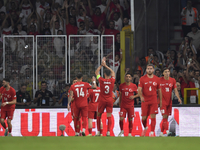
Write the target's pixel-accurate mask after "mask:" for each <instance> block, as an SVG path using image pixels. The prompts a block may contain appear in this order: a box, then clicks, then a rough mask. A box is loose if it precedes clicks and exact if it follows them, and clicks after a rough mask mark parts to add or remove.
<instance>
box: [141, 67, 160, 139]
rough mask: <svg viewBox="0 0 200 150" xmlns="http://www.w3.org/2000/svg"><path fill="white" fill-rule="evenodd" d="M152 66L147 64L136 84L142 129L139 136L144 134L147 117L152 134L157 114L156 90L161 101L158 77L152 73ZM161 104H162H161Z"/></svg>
mask: <svg viewBox="0 0 200 150" xmlns="http://www.w3.org/2000/svg"><path fill="white" fill-rule="evenodd" d="M153 72H154V66H153V65H152V64H148V65H147V68H146V73H147V74H146V75H144V76H142V77H141V78H140V81H139V85H138V94H139V96H140V99H141V103H142V104H141V115H142V124H143V126H144V130H143V132H142V135H141V136H145V134H146V131H147V117H148V116H149V115H150V117H151V132H150V136H154V130H155V125H156V114H158V103H157V91H158V95H159V98H160V103H162V92H161V88H160V84H159V81H160V78H158V77H157V76H155V75H153ZM161 105H162V104H161Z"/></svg>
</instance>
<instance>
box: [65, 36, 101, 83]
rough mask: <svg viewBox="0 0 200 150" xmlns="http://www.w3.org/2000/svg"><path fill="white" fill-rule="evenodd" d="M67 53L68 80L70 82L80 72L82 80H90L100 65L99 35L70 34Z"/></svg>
mask: <svg viewBox="0 0 200 150" xmlns="http://www.w3.org/2000/svg"><path fill="white" fill-rule="evenodd" d="M68 55H69V71H68V73H69V81H70V82H71V81H72V80H73V78H75V77H76V74H77V73H79V72H81V73H82V74H83V81H85V82H90V79H91V77H92V76H95V70H96V69H97V67H98V66H99V65H100V36H99V35H70V36H69V51H68Z"/></svg>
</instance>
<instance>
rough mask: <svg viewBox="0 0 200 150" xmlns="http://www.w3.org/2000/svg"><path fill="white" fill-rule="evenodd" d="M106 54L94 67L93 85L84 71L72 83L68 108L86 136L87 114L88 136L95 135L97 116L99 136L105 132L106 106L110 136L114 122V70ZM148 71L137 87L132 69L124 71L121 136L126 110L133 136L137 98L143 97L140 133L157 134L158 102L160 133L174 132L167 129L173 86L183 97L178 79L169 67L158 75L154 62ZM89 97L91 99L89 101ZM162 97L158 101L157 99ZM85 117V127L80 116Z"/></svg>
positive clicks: (76, 129) (161, 134) (78, 133)
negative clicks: (148, 125) (102, 69)
mask: <svg viewBox="0 0 200 150" xmlns="http://www.w3.org/2000/svg"><path fill="white" fill-rule="evenodd" d="M105 60H106V58H103V59H102V62H101V65H100V66H99V67H98V68H97V70H96V71H95V74H96V78H95V77H92V85H90V84H89V83H86V82H82V74H78V75H77V78H76V79H74V80H73V85H72V86H71V88H70V90H69V99H68V110H70V107H71V114H72V118H73V121H74V128H75V135H76V136H79V135H80V133H82V136H85V135H86V134H85V131H86V125H87V117H88V132H89V135H88V136H92V120H93V119H97V134H96V136H102V129H103V128H102V123H101V115H102V113H103V112H104V110H105V109H106V113H107V134H106V135H107V136H110V128H111V125H112V120H111V115H112V111H113V99H112V91H113V88H114V83H115V72H114V71H113V70H112V69H111V68H109V67H108V66H107V65H106V63H105ZM102 67H105V68H106V69H104V78H103V77H101V76H100V74H99V71H100V70H101V68H102ZM146 72H147V74H146V75H144V76H143V77H141V79H140V81H139V85H138V87H137V86H136V85H135V84H133V83H132V82H131V81H132V75H131V73H129V72H128V73H126V74H125V82H124V83H122V84H120V86H119V91H120V96H119V105H120V113H119V118H120V119H119V126H120V129H121V132H120V133H119V135H118V136H122V135H123V134H124V130H123V124H124V118H125V117H126V114H127V116H128V121H129V134H128V136H132V135H131V133H132V128H133V123H132V121H133V118H134V99H135V98H137V97H140V99H141V102H142V104H141V115H142V124H143V126H144V130H143V132H142V134H141V136H152V137H153V136H155V132H154V130H155V125H156V114H158V106H160V111H161V113H162V116H163V123H162V127H161V133H160V136H164V134H163V133H165V132H164V131H166V133H167V135H168V136H169V135H170V134H171V133H170V132H169V130H168V123H167V120H168V116H169V115H171V111H172V100H171V93H172V90H174V91H175V95H176V96H177V97H178V101H179V103H182V102H181V99H180V97H179V94H178V91H177V87H176V81H175V79H174V78H171V77H170V71H169V69H168V68H164V70H163V75H164V76H163V77H161V78H159V77H157V76H155V75H153V72H154V67H153V65H151V64H148V65H147V68H146ZM96 79H97V80H98V81H99V87H98V86H97V83H96ZM88 98H89V103H88ZM158 98H159V101H158ZM148 116H150V118H151V132H150V135H147V132H146V131H147V118H148ZM81 117H82V131H80V127H81V123H80V122H81V121H80V119H81Z"/></svg>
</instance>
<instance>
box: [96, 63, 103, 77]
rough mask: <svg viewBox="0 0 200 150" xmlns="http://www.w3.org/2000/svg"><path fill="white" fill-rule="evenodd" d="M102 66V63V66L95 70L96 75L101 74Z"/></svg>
mask: <svg viewBox="0 0 200 150" xmlns="http://www.w3.org/2000/svg"><path fill="white" fill-rule="evenodd" d="M101 67H102V65H100V66H99V67H98V68H97V70H96V71H95V75H96V76H98V75H100V74H99V71H100V70H101Z"/></svg>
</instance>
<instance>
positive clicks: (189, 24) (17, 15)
mask: <svg viewBox="0 0 200 150" xmlns="http://www.w3.org/2000/svg"><path fill="white" fill-rule="evenodd" d="M129 4H130V0H7V1H6V3H4V1H3V0H0V28H1V29H0V31H1V34H0V35H1V40H0V62H1V66H0V76H1V77H3V44H2V43H3V42H5V43H6V47H5V48H6V55H5V68H6V71H5V75H6V77H10V78H11V83H10V84H11V86H12V87H14V88H15V89H16V91H18V95H19V96H18V103H17V105H18V106H29V105H30V104H31V103H30V101H31V100H30V98H31V99H32V100H33V102H34V103H37V105H38V106H50V105H55V103H56V101H58V103H57V104H59V105H61V104H62V106H66V104H67V95H66V93H67V91H68V89H69V86H70V85H69V84H67V85H66V84H65V82H66V80H67V79H66V76H65V65H66V62H65V61H66V58H65V57H66V56H65V49H66V47H65V46H66V43H65V39H64V38H63V37H62V35H67V38H69V35H93V36H92V38H91V37H90V38H88V37H86V38H80V37H79V38H76V37H74V38H71V39H70V43H68V44H70V48H69V50H68V52H67V56H69V54H70V64H71V65H70V74H71V79H73V78H74V77H75V75H76V74H77V73H78V72H80V71H82V73H83V74H84V77H83V81H86V82H90V77H91V76H92V75H94V71H95V69H96V66H98V62H97V60H98V59H97V58H98V56H99V55H100V53H99V49H98V45H99V41H100V39H99V38H98V36H97V35H114V38H115V45H113V43H112V41H113V40H112V38H106V39H104V43H105V45H104V51H103V56H105V57H106V58H107V63H109V65H110V66H112V65H113V64H114V66H115V67H114V68H113V69H114V71H115V73H116V77H117V80H116V84H115V88H114V90H113V102H114V104H115V105H118V96H119V94H118V87H119V84H120V69H119V67H120V62H121V60H122V52H121V49H120V34H119V33H120V31H122V30H124V31H131V26H130V5H129ZM181 15H182V27H183V33H184V38H183V41H182V43H180V47H179V50H178V51H177V50H167V51H166V52H160V51H158V50H157V51H156V50H154V48H149V49H148V50H147V51H148V56H146V57H142V58H140V61H139V63H138V66H137V67H136V69H135V70H134V72H133V74H134V75H133V83H135V84H136V85H138V82H139V79H140V77H141V76H143V75H145V74H146V65H147V64H148V63H152V64H153V65H154V67H155V75H156V76H158V77H160V76H162V69H163V68H164V67H168V68H170V72H171V76H172V77H173V78H175V79H176V81H177V87H178V91H179V94H180V96H181V97H182V100H183V97H184V88H194V87H196V88H199V84H200V77H199V73H200V71H199V70H200V64H199V62H200V56H199V54H200V44H199V43H200V42H199V41H200V31H199V30H198V29H199V28H200V27H199V26H200V22H199V19H200V15H198V11H197V9H196V8H194V7H192V3H191V1H188V3H187V6H186V7H185V8H184V9H183V10H182V12H181ZM3 35H34V36H36V35H60V37H54V38H53V37H45V38H44V37H42V38H40V39H39V40H38V41H39V42H38V43H37V49H38V51H37V61H38V62H37V66H36V67H37V71H38V72H37V79H38V87H34V88H35V89H39V90H38V91H37V92H36V93H35V95H33V94H34V92H33V86H32V85H33V78H34V77H33V75H34V73H33V71H35V70H36V68H33V66H35V65H33V58H34V54H33V44H35V42H33V41H32V39H31V38H28V37H26V38H19V37H13V38H7V39H5V41H3ZM95 35H96V36H95ZM34 40H35V39H34ZM113 47H115V49H114V51H115V56H114V57H115V58H114V62H113V56H112V55H113ZM85 62H87V63H85ZM67 67H69V66H67ZM128 70H129V68H127V69H126V71H128ZM25 88H26V90H24V89H25ZM42 91H43V92H42ZM27 93H28V94H27ZM43 93H45V94H46V95H45V94H43ZM188 95H189V101H190V102H191V103H196V102H197V101H196V99H197V91H191V92H190V93H188ZM24 97H25V98H24ZM45 97H46V98H47V99H45ZM33 98H35V99H33ZM172 98H173V104H177V103H178V101H177V97H176V96H175V94H174V93H172ZM50 100H51V104H50ZM135 104H136V105H140V99H139V98H137V99H135Z"/></svg>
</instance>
